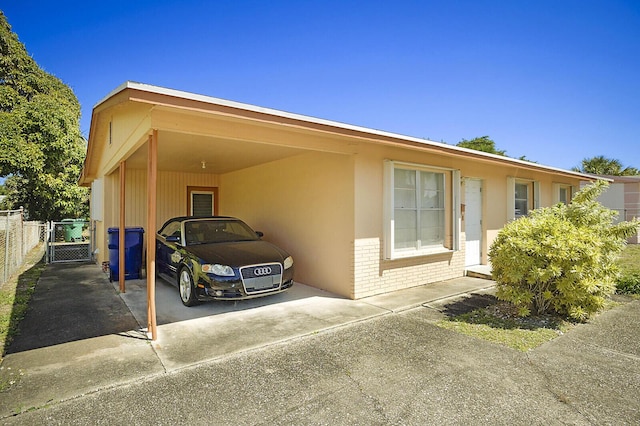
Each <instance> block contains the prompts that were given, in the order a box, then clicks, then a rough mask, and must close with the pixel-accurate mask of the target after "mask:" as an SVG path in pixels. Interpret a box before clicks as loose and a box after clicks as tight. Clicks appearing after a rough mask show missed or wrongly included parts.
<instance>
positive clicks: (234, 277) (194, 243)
mask: <svg viewBox="0 0 640 426" xmlns="http://www.w3.org/2000/svg"><path fill="white" fill-rule="evenodd" d="M261 238H262V233H261V232H256V231H254V230H253V229H251V228H250V227H249V225H247V224H246V223H244V222H243V221H241V220H240V219H236V218H233V217H222V216H214V217H186V216H185V217H175V218H173V219H169V220H168V221H167V222H165V224H164V225H162V228H161V229H160V230H159V231H158V233H157V234H156V271H157V274H158V275H159V276H160V277H162V278H164V279H166V280H167V281H169V282H171V283H172V284H174V285H176V286H177V287H178V289H179V290H180V299H181V300H182V303H183V304H184V305H185V306H193V305H195V304H197V303H198V302H200V301H205V300H240V299H252V298H255V297H262V296H267V295H270V294H275V293H280V292H282V291H285V290H287V289H288V288H290V287H291V286H292V285H293V258H292V257H291V256H290V255H289V254H288V253H287V252H286V251H284V250H282V249H281V248H279V247H276V246H275V245H273V244H271V243H268V242H266V241H263V240H262V239H261Z"/></svg>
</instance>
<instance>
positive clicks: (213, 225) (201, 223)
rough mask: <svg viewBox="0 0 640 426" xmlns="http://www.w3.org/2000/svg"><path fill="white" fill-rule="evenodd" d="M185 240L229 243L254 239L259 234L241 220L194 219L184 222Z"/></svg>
mask: <svg viewBox="0 0 640 426" xmlns="http://www.w3.org/2000/svg"><path fill="white" fill-rule="evenodd" d="M184 232H185V242H186V244H187V245H188V246H192V245H196V244H210V243H228V242H234V241H254V240H257V239H258V235H257V234H256V233H255V231H254V230H253V229H251V228H249V226H248V225H247V224H246V223H244V222H241V221H239V220H224V219H211V220H193V221H188V222H185V223H184Z"/></svg>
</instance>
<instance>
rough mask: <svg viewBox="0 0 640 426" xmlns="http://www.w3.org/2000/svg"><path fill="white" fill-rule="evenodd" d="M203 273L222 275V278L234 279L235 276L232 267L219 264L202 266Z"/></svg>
mask: <svg viewBox="0 0 640 426" xmlns="http://www.w3.org/2000/svg"><path fill="white" fill-rule="evenodd" d="M202 272H204V273H206V274H215V275H220V276H222V277H233V276H234V275H235V273H234V272H233V268H231V266H227V265H220V264H218V263H214V264H213V265H209V264H206V265H202Z"/></svg>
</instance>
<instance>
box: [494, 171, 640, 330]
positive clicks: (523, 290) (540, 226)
mask: <svg viewBox="0 0 640 426" xmlns="http://www.w3.org/2000/svg"><path fill="white" fill-rule="evenodd" d="M608 185H609V184H608V183H607V182H606V181H604V180H600V181H597V182H596V183H594V184H590V185H587V186H586V187H585V188H583V189H582V190H581V191H580V192H578V193H577V194H576V196H575V197H574V199H573V201H572V202H571V204H569V205H565V204H562V203H560V204H557V205H555V206H553V207H547V208H541V209H537V210H533V211H532V212H530V213H529V215H528V216H524V217H521V218H519V219H517V220H514V221H512V222H509V223H508V224H507V225H506V226H505V227H504V228H503V229H502V230H501V231H500V232H499V233H498V236H497V237H496V239H495V240H494V242H493V244H492V245H491V249H490V251H489V258H490V260H491V264H492V267H493V278H494V279H495V280H496V283H497V291H496V296H497V297H498V299H501V300H505V301H509V302H512V303H513V304H514V305H516V306H517V307H518V308H519V312H520V315H522V316H528V315H529V314H530V313H531V311H532V310H533V311H535V312H536V313H537V314H545V313H548V312H556V313H559V314H562V315H568V316H570V317H572V318H574V319H578V320H585V319H586V318H588V317H589V316H590V315H591V314H592V313H594V312H597V311H598V310H600V309H601V308H602V307H603V304H604V302H605V298H606V297H607V296H609V295H611V294H612V293H613V292H614V291H615V280H616V278H617V266H616V259H617V257H618V256H619V254H620V253H621V252H622V250H623V249H624V247H625V244H626V238H628V237H630V236H631V235H634V234H635V233H636V232H638V227H640V221H639V220H638V219H634V220H633V221H631V222H620V223H617V224H614V219H615V217H616V216H617V213H616V212H615V211H613V210H609V209H607V208H605V207H604V206H602V204H600V203H598V202H597V201H596V198H597V197H598V195H600V194H601V193H602V192H603V191H604V190H606V188H607V187H608Z"/></svg>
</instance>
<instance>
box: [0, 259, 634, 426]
mask: <svg viewBox="0 0 640 426" xmlns="http://www.w3.org/2000/svg"><path fill="white" fill-rule="evenodd" d="M92 267H93V268H97V267H95V265H86V266H82V267H77V268H76V269H75V270H74V269H72V268H70V269H68V270H66V269H65V268H58V267H56V268H52V269H49V268H47V270H46V271H45V274H44V275H43V278H42V279H41V282H40V283H39V284H38V287H37V288H36V294H37V293H38V292H39V291H41V290H40V289H41V286H42V288H47V289H49V290H53V289H54V286H55V285H56V284H55V283H50V284H43V282H44V283H47V282H48V280H49V279H51V278H52V277H55V280H56V282H57V283H58V284H57V285H60V283H61V282H65V281H66V285H69V286H78V285H87V286H94V287H99V288H100V289H101V290H100V291H103V292H104V293H103V297H104V298H106V299H109V300H111V301H112V302H113V303H115V304H116V305H117V304H118V303H116V302H117V301H118V300H121V301H122V304H124V305H125V306H126V307H127V308H129V310H130V312H129V315H130V316H129V317H128V319H123V318H121V316H122V315H124V316H125V317H127V313H126V310H123V311H119V309H120V308H121V307H122V306H120V307H118V308H113V306H112V305H109V306H112V308H110V309H107V311H109V310H111V309H113V310H114V311H118V312H119V313H118V317H119V319H118V320H117V321H116V322H115V324H116V325H115V326H114V325H113V324H112V325H111V326H110V327H111V328H110V330H109V332H108V333H103V332H101V331H100V330H98V329H96V330H93V331H92V332H91V333H89V334H90V336H89V337H86V335H85V336H84V337H82V338H79V339H77V340H69V338H68V337H65V338H58V339H54V340H53V342H49V343H40V344H37V343H32V344H30V345H26V346H24V347H20V346H15V347H14V346H13V345H11V346H10V347H9V351H10V353H8V354H7V356H6V357H5V359H4V361H3V363H2V366H1V367H0V368H1V369H2V370H0V379H2V380H5V379H6V378H7V377H14V379H15V381H16V383H15V384H14V385H12V386H11V387H9V389H8V390H7V391H5V392H2V393H0V418H2V422H3V423H5V424H123V425H124V424H127V425H129V424H133V425H137V424H141V425H146V424H250V425H271V424H313V425H316V424H317V425H320V424H331V425H335V424H354V425H355V424H357V425H359V424H363V425H364V424H366V425H376V424H380V425H386V424H399V425H400V424H408V425H411V424H421V425H424V424H483V425H484V424H505V425H506V424H509V425H517V424H551V425H555V424H572V425H594V424H639V423H640V403H639V402H638V399H637V395H638V394H640V339H639V337H640V301H632V302H627V303H624V304H622V305H620V306H618V307H616V308H614V309H612V310H609V311H607V312H604V313H602V314H601V315H599V316H598V317H596V318H595V319H593V320H592V321H590V322H589V323H587V324H583V325H579V326H577V327H576V328H575V329H573V330H572V331H570V332H569V333H567V334H565V335H562V336H559V337H558V338H556V339H554V340H552V341H550V342H548V343H546V344H544V345H542V346H541V347H539V348H537V349H534V350H532V351H529V352H526V353H523V352H519V351H516V350H512V349H509V348H506V347H503V346H500V345H497V344H492V343H489V342H486V341H482V340H478V339H475V338H471V337H467V336H463V335H461V334H458V333H455V332H452V331H448V330H444V329H442V328H439V327H437V326H435V325H434V322H435V321H437V320H439V319H442V318H443V317H444V315H446V313H447V312H450V310H451V309H459V308H460V307H461V306H462V305H465V304H466V305H469V304H473V303H476V302H477V303H480V304H483V303H485V302H487V300H488V301H489V303H490V297H488V296H487V295H488V294H489V295H490V293H491V289H490V287H491V284H492V283H491V282H490V281H483V280H477V279H473V278H466V279H459V280H453V281H450V282H443V283H437V284H436V285H428V286H423V287H419V288H414V289H409V290H403V291H399V292H395V293H390V294H388V295H381V296H375V297H373V298H367V299H361V300H358V301H350V300H345V299H342V298H338V297H335V296H333V295H330V294H326V293H324V292H321V291H319V290H316V289H311V288H308V287H306V286H298V291H297V292H292V293H291V294H290V295H288V296H287V297H289V299H279V300H277V301H276V300H274V301H272V302H266V299H268V298H265V301H263V302H260V303H263V304H257V305H249V306H245V305H244V304H240V306H237V305H236V306H230V305H226V306H224V309H226V310H227V311H225V312H218V311H216V309H220V306H219V305H216V304H212V305H210V304H207V305H209V306H205V307H202V308H200V310H199V311H197V313H195V314H194V311H185V312H188V315H190V316H192V318H189V319H184V320H179V318H176V317H175V315H176V312H179V311H175V312H171V313H167V314H166V315H167V316H166V318H169V317H171V318H173V320H172V321H173V322H172V321H168V320H163V321H162V323H163V325H161V326H160V328H159V333H160V336H161V337H160V339H158V341H157V342H153V343H150V342H149V341H147V340H146V338H145V337H146V336H145V335H144V333H143V330H140V327H139V324H138V321H135V323H136V324H138V327H137V328H136V327H134V328H133V329H131V328H130V327H129V326H130V325H132V323H130V322H128V321H130V320H131V319H135V315H134V314H133V313H131V309H133V311H135V310H136V309H137V308H135V306H137V305H136V304H135V303H134V302H133V301H132V300H130V301H129V302H128V304H126V303H125V302H124V299H125V298H123V297H121V296H125V295H118V294H117V293H116V292H115V290H114V287H113V286H112V285H111V284H109V283H108V282H107V281H106V279H104V278H101V277H100V275H99V274H98V275H96V274H95V270H93V269H91V268H92ZM54 272H55V273H54ZM80 272H82V273H80ZM82 277H84V278H82ZM476 280H477V281H476ZM294 288H295V287H294ZM165 290H166V294H167V295H168V296H169V297H171V296H174V297H175V298H176V299H175V301H176V302H177V303H179V301H178V299H177V295H175V294H172V291H173V290H172V288H171V287H170V286H167V287H166V288H164V287H162V290H161V291H162V292H164V291H165ZM292 290H293V289H292ZM89 293H91V292H89ZM36 294H34V301H36V300H44V298H43V299H38V298H36ZM76 294H78V293H76ZM79 294H81V293H79ZM126 294H127V296H126V297H128V298H130V299H135V297H136V292H135V286H134V285H133V284H132V286H131V289H130V290H128V291H127V293H126ZM285 294H286V293H285ZM472 295H473V296H472ZM38 297H39V296H38ZM49 297H50V298H53V299H55V296H52V295H49ZM70 297H73V295H72V296H70ZM78 297H80V296H78ZM160 297H162V296H160ZM163 300H164V299H163ZM474 300H475V302H474ZM112 302H109V303H112ZM166 303H169V304H170V303H171V301H170V299H168V300H167V302H166ZM132 307H133V308H132ZM60 309H63V308H62V307H58V310H60ZM76 309H77V308H76ZM34 312H39V313H38V315H35V314H34ZM210 312H214V313H213V314H211V313H210ZM216 312H217V313H216ZM42 315H45V313H44V312H43V311H36V310H35V309H33V310H30V311H29V312H28V313H27V316H26V318H25V320H24V321H25V324H26V325H25V327H30V326H29V321H34V322H36V323H38V322H40V323H41V324H42V325H46V324H48V323H55V316H53V317H43V316H42ZM50 315H53V312H50ZM96 315H97V316H100V315H104V313H97V314H96ZM71 316H72V317H73V315H71ZM82 318H84V317H82ZM117 324H119V325H117ZM71 325H72V324H71ZM78 325H80V326H81V324H78ZM78 325H76V327H78ZM80 328H81V327H80ZM37 329H38V328H37V327H35V328H29V330H31V331H32V332H34V333H35V332H37ZM47 333H53V334H57V333H56V332H55V330H52V329H48V331H47ZM18 340H19V339H17V340H16V342H15V344H16V345H18V344H19V343H18ZM209 340H213V342H210V341H209ZM63 341H64V342H63ZM216 342H217V344H216ZM230 342H235V343H230ZM239 342H245V343H244V344H241V343H239ZM21 344H24V343H21ZM175 346H182V348H181V349H179V348H175ZM199 346H202V347H204V348H205V350H204V351H200V352H197V353H198V355H197V356H196V355H190V356H188V354H186V352H190V351H192V350H195V349H194V348H197V347H199ZM217 346H218V347H217ZM181 356H182V357H185V358H184V359H183V360H182V361H181Z"/></svg>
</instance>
